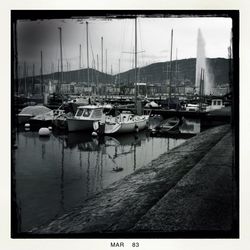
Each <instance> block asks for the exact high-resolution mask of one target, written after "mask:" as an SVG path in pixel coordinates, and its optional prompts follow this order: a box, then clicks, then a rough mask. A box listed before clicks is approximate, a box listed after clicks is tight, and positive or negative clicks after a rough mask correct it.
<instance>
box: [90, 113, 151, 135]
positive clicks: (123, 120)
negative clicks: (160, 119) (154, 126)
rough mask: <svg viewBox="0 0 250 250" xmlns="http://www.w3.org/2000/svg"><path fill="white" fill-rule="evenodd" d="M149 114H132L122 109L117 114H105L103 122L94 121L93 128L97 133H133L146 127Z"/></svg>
mask: <svg viewBox="0 0 250 250" xmlns="http://www.w3.org/2000/svg"><path fill="white" fill-rule="evenodd" d="M148 120H149V115H134V114H132V113H131V112H129V111H123V112H122V113H121V114H119V115H118V116H115V117H113V116H106V117H105V120H104V122H102V121H99V122H95V123H94V130H95V131H96V132H97V133H98V134H121V133H133V132H138V131H140V130H143V129H145V128H146V127H147V125H148Z"/></svg>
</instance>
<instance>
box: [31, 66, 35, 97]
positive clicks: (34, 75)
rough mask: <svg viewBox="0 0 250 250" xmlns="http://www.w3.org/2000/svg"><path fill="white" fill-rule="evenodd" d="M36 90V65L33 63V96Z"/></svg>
mask: <svg viewBox="0 0 250 250" xmlns="http://www.w3.org/2000/svg"><path fill="white" fill-rule="evenodd" d="M34 90H35V64H34V63H33V69H32V94H34Z"/></svg>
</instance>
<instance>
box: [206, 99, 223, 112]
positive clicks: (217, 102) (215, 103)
mask: <svg viewBox="0 0 250 250" xmlns="http://www.w3.org/2000/svg"><path fill="white" fill-rule="evenodd" d="M223 107H225V105H224V104H223V100H222V99H213V100H212V102H211V105H210V106H208V107H207V109H206V110H207V111H211V110H216V109H221V108H223Z"/></svg>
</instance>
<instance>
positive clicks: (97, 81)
mask: <svg viewBox="0 0 250 250" xmlns="http://www.w3.org/2000/svg"><path fill="white" fill-rule="evenodd" d="M96 69H97V71H96V78H97V79H96V94H97V95H98V94H99V91H98V84H99V58H98V54H96Z"/></svg>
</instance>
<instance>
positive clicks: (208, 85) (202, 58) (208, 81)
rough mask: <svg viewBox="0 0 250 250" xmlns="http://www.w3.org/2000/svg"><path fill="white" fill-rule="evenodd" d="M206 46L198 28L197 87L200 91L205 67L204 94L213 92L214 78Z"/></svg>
mask: <svg viewBox="0 0 250 250" xmlns="http://www.w3.org/2000/svg"><path fill="white" fill-rule="evenodd" d="M205 47H206V44H205V40H204V38H203V36H202V33H201V30H200V29H198V37H197V56H196V77H195V89H196V93H200V79H201V70H202V69H203V74H204V76H203V79H204V86H203V89H202V95H210V94H213V90H214V80H213V74H212V72H211V69H210V67H209V64H208V60H207V58H206V52H205Z"/></svg>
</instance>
